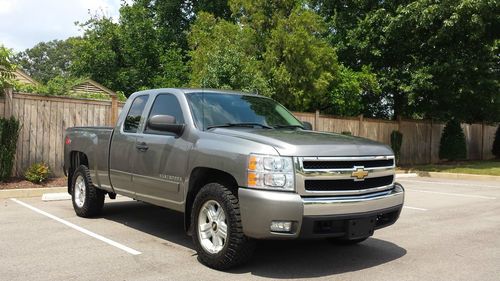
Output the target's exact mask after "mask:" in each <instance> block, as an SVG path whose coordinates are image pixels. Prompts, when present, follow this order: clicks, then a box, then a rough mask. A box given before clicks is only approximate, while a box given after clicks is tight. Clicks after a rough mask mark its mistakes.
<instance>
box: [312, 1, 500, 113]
mask: <svg viewBox="0 0 500 281" xmlns="http://www.w3.org/2000/svg"><path fill="white" fill-rule="evenodd" d="M310 3H311V6H312V7H313V9H315V10H316V11H318V12H319V13H320V14H321V15H322V16H323V17H324V18H325V19H326V20H328V21H329V22H330V24H331V28H330V30H331V34H330V38H331V42H332V43H333V44H334V45H336V46H338V54H339V59H340V61H341V62H342V63H345V64H346V65H347V66H349V67H351V68H353V69H354V70H359V69H361V67H363V66H367V65H369V66H371V68H372V70H373V71H374V72H375V74H376V75H377V77H378V78H379V82H380V85H381V90H382V93H383V95H381V96H380V98H379V103H380V104H384V103H385V104H388V105H389V106H390V111H388V110H387V109H384V108H381V111H379V112H374V115H376V116H387V115H388V113H389V115H392V116H393V117H395V116H397V115H405V116H408V117H414V118H435V119H440V120H448V119H450V118H451V117H452V116H454V117H456V118H459V119H461V120H466V121H469V122H472V121H482V120H491V121H496V120H499V119H500V106H499V102H500V96H499V95H500V91H499V88H498V86H499V85H498V74H497V73H498V70H497V69H498V45H499V40H498V35H499V33H498V30H500V28H499V27H500V26H499V21H498V13H497V12H496V11H498V9H499V5H500V2H498V1H470V0H461V1H434V0H417V1H370V0H364V1H324V0H312V1H310ZM391 111H392V112H391ZM391 113H392V114H391Z"/></svg>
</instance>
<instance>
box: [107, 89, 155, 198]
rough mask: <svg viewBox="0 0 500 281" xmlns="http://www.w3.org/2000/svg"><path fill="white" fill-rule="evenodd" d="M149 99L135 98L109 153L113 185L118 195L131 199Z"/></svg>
mask: <svg viewBox="0 0 500 281" xmlns="http://www.w3.org/2000/svg"><path fill="white" fill-rule="evenodd" d="M148 97H149V96H148V95H141V96H137V97H135V98H134V100H133V101H132V105H131V106H130V109H129V111H128V113H127V116H126V117H125V120H124V121H123V122H122V125H121V127H119V128H115V132H114V134H113V137H112V143H111V148H110V153H109V156H110V159H109V176H110V179H111V184H112V185H113V188H114V189H115V190H116V191H117V192H118V193H120V194H123V195H127V196H130V197H134V195H135V192H134V186H133V183H132V173H133V171H134V165H135V161H134V157H135V154H136V150H137V148H136V143H137V137H138V132H139V129H140V127H141V125H142V124H144V119H145V116H143V115H145V114H144V108H145V107H146V104H147V101H148Z"/></svg>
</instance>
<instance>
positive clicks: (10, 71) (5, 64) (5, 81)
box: [0, 45, 16, 94]
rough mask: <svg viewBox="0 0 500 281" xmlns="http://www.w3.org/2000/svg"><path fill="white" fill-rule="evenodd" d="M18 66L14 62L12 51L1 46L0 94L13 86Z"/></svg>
mask: <svg viewBox="0 0 500 281" xmlns="http://www.w3.org/2000/svg"><path fill="white" fill-rule="evenodd" d="M15 70H16V65H15V64H14V63H13V62H12V51H11V50H10V49H7V48H5V47H4V46H3V45H0V94H3V90H4V89H5V88H7V87H9V86H11V85H12V82H13V79H14V71H15Z"/></svg>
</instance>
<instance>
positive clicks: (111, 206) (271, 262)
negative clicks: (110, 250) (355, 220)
mask: <svg viewBox="0 0 500 281" xmlns="http://www.w3.org/2000/svg"><path fill="white" fill-rule="evenodd" d="M101 217H102V218H104V219H107V220H111V221H115V222H118V223H121V224H123V225H126V226H128V227H131V228H133V229H136V230H138V231H141V232H145V233H148V234H150V235H153V236H156V237H158V238H160V239H163V240H165V241H166V242H169V243H175V244H178V245H182V246H184V247H187V248H190V249H193V250H194V247H193V244H192V241H191V238H190V237H189V236H187V235H186V234H185V232H184V218H183V215H182V214H181V213H178V212H175V211H171V210H168V209H164V208H160V207H156V206H153V205H149V204H145V203H140V202H135V201H123V202H112V203H107V204H105V209H104V212H103V215H102V216H101ZM405 254H406V250H405V249H404V248H402V247H400V246H398V245H396V244H394V243H391V242H388V241H384V240H380V239H377V238H370V239H368V240H367V241H365V242H363V243H361V244H358V245H353V246H339V245H335V244H333V243H331V242H329V241H327V240H324V239H320V240H311V241H300V240H296V241H259V243H258V246H257V249H256V251H255V254H254V256H253V258H252V259H251V260H250V262H249V263H247V264H245V265H243V266H241V267H238V268H236V269H233V270H230V271H228V273H232V274H246V273H250V274H252V275H256V276H261V277H268V278H274V279H287V278H313V277H322V276H329V275H335V274H340V273H345V272H350V271H357V270H362V269H366V268H371V267H375V266H378V265H381V264H384V263H388V262H391V261H393V260H397V259H398V258H400V257H402V256H404V255H405Z"/></svg>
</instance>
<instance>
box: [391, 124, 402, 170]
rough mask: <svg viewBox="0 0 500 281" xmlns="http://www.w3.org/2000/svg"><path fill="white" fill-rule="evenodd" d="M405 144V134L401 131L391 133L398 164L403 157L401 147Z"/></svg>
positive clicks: (392, 146) (392, 145)
mask: <svg viewBox="0 0 500 281" xmlns="http://www.w3.org/2000/svg"><path fill="white" fill-rule="evenodd" d="M402 144H403V134H402V133H401V132H400V131H396V130H394V131H392V133H391V148H392V150H393V151H394V156H395V157H396V162H397V163H398V162H399V159H400V157H401V145H402Z"/></svg>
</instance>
